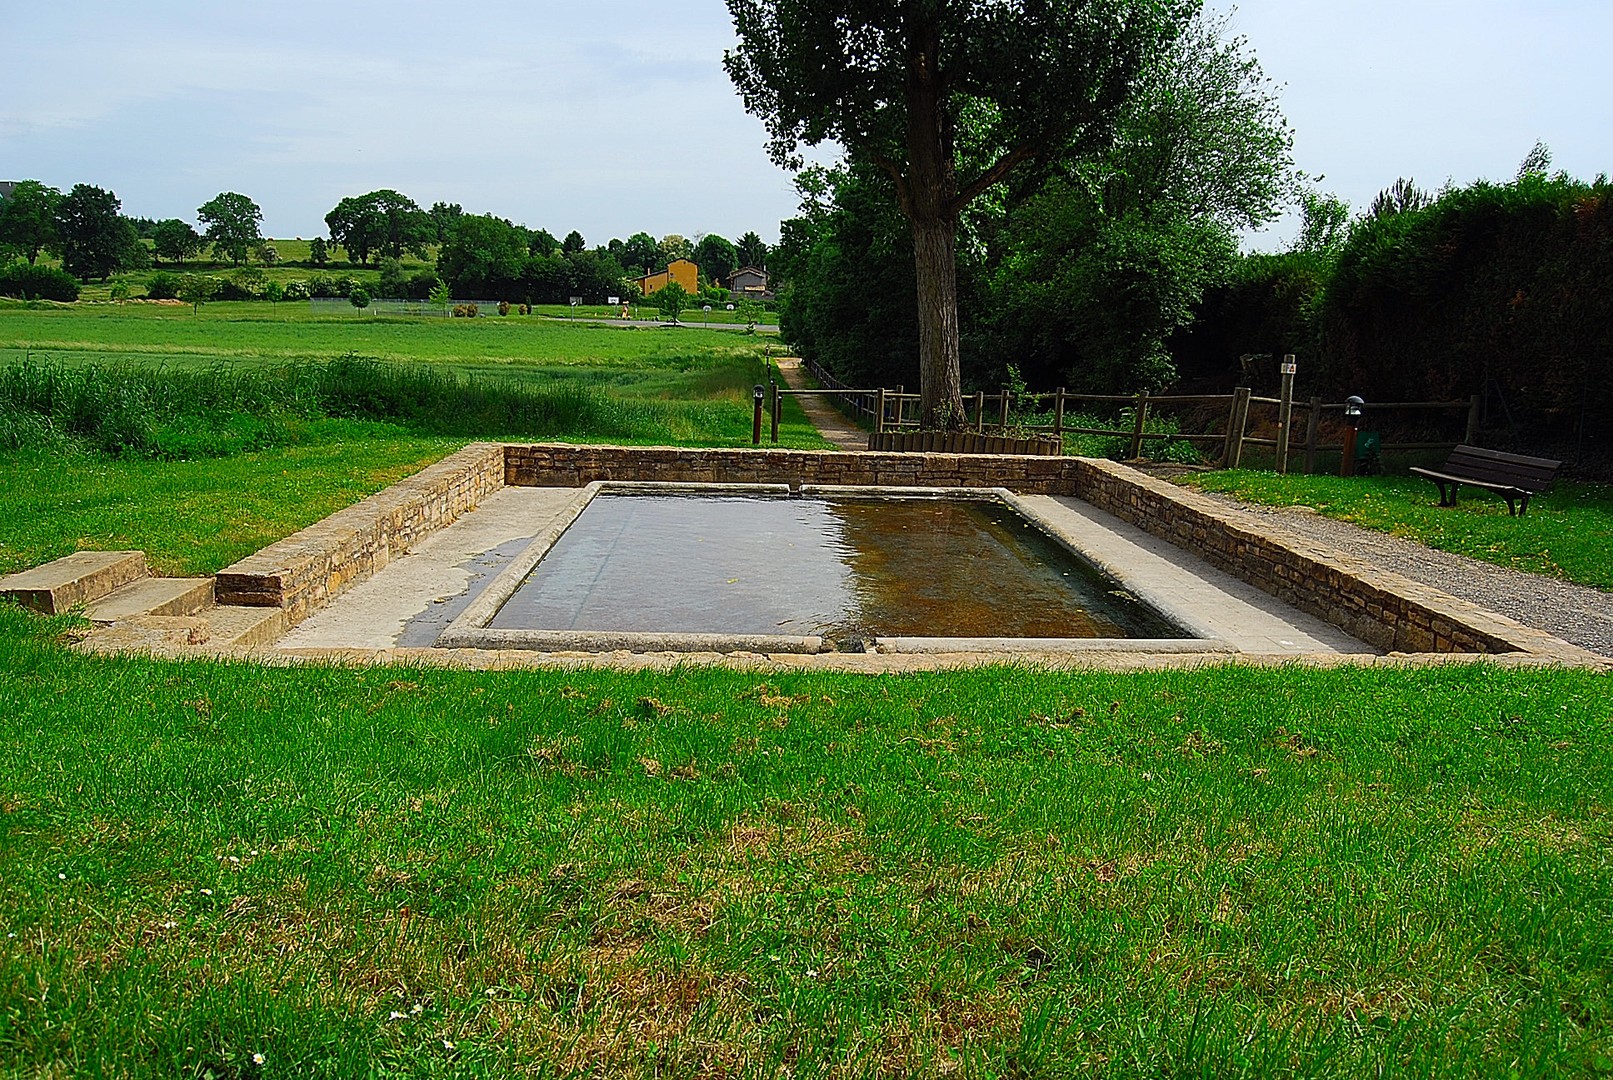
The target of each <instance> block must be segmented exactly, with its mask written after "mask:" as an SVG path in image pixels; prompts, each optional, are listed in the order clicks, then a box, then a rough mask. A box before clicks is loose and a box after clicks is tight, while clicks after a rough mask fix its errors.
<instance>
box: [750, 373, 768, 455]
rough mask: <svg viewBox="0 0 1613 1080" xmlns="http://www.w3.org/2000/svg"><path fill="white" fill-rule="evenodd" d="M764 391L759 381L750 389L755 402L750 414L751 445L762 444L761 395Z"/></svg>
mask: <svg viewBox="0 0 1613 1080" xmlns="http://www.w3.org/2000/svg"><path fill="white" fill-rule="evenodd" d="M766 392H767V390H766V388H765V387H763V386H762V384H761V383H757V384H756V389H755V390H753V391H751V393H752V395H753V396H754V398H755V402H756V408H755V409H754V410H753V412H752V416H751V429H750V444H751V445H752V446H760V445H762V396H763V395H764V394H765V393H766Z"/></svg>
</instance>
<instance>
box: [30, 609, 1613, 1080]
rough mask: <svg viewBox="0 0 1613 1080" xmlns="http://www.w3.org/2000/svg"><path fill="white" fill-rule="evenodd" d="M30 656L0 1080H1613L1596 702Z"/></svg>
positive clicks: (1384, 689)
mask: <svg viewBox="0 0 1613 1080" xmlns="http://www.w3.org/2000/svg"><path fill="white" fill-rule="evenodd" d="M64 625H65V624H63V623H62V622H60V621H57V622H51V621H47V620H41V619H37V618H34V617H29V616H25V615H24V614H22V613H21V612H20V611H18V610H17V609H15V608H9V607H8V608H3V609H0V671H3V672H4V673H5V674H4V676H0V745H3V746H4V747H5V749H6V751H7V752H6V753H5V754H4V755H3V757H0V1000H3V1001H4V1002H5V1007H4V1008H0V1059H3V1060H4V1061H6V1062H7V1063H8V1065H7V1068H8V1069H9V1070H12V1071H14V1072H16V1073H17V1074H19V1075H23V1074H25V1075H55V1074H59V1073H72V1074H77V1073H93V1074H115V1075H125V1076H156V1075H175V1074H178V1075H187V1076H202V1075H206V1074H207V1073H208V1071H211V1072H212V1073H213V1075H218V1076H260V1075H261V1076H276V1075H283V1076H292V1075H295V1076H350V1075H355V1074H365V1075H379V1074H383V1073H384V1074H386V1075H396V1076H443V1075H487V1076H492V1075H509V1074H511V1073H516V1072H519V1073H524V1074H530V1075H577V1074H592V1075H600V1074H605V1073H609V1074H610V1075H613V1076H614V1075H620V1076H643V1077H650V1076H658V1077H667V1076H697V1075H699V1076H706V1075H732V1076H737V1075H753V1076H777V1075H781V1072H782V1071H787V1072H788V1073H789V1075H792V1076H825V1075H908V1076H939V1075H946V1074H952V1073H955V1072H961V1073H962V1074H964V1075H979V1076H1048V1077H1060V1076H1086V1075H1109V1076H1139V1077H1140V1076H1149V1077H1157V1076H1182V1075H1195V1076H1198V1075H1206V1076H1208V1075H1215V1076H1367V1075H1384V1074H1409V1075H1418V1076H1464V1077H1465V1076H1478V1075H1486V1076H1549V1075H1585V1074H1587V1073H1591V1072H1594V1071H1596V1070H1599V1069H1609V1068H1613V1043H1610V1041H1609V1040H1610V1032H1613V995H1610V990H1609V987H1610V980H1609V976H1610V974H1613V970H1610V965H1613V962H1610V960H1609V957H1613V885H1610V882H1613V855H1610V852H1613V846H1610V843H1609V841H1610V839H1613V837H1610V831H1609V822H1610V818H1609V816H1608V806H1609V798H1610V795H1613V791H1610V788H1613V771H1610V770H1609V769H1608V767H1607V762H1606V755H1605V748H1606V746H1607V743H1608V740H1609V738H1610V737H1613V692H1610V684H1609V682H1608V680H1607V679H1606V678H1603V677H1597V676H1593V675H1589V674H1584V673H1577V672H1542V671H1517V672H1508V671H1502V670H1498V669H1495V668H1491V667H1485V666H1476V667H1464V668H1445V669H1431V670H1397V669H1382V670H1379V669H1367V670H1338V671H1309V670H1300V669H1281V670H1251V669H1239V668H1221V669H1211V670H1204V671H1193V672H1188V671H1175V672H1158V673H1148V674H1130V675H1114V674H1079V675H1076V674H1056V673H1049V672H1044V671H1037V670H1031V669H1018V668H998V669H986V670H977V671H968V672H949V673H945V674H936V675H914V676H903V677H881V678H867V677H855V676H832V675H818V674H813V675H783V676H772V677H769V678H767V679H765V680H764V679H763V678H762V677H760V676H757V675H747V674H739V673H733V672H723V671H713V670H696V669H687V670H680V671H677V672H674V673H671V674H650V673H642V674H631V675H624V674H620V673H610V672H599V671H573V672H510V673H501V674H486V673H467V672H453V671H444V670H410V669H372V670H362V671H349V670H335V669H325V668H297V669H270V668H263V667H254V666H249V665H238V664H221V663H212V662H185V663H171V662H157V661H152V660H146V659H137V658H118V659H102V658H88V657H83V656H79V655H75V654H73V653H70V652H67V651H64V650H63V649H62V648H60V647H59V646H58V645H57V644H55V643H54V641H53V640H52V639H51V638H52V635H53V634H54V633H56V632H58V631H60V630H61V629H63V627H64ZM256 1056H261V1064H260V1063H259V1062H258V1060H257V1057H256Z"/></svg>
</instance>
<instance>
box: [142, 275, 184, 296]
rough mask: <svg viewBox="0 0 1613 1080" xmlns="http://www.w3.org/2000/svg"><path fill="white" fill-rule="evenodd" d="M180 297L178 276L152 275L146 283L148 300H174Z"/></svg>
mask: <svg viewBox="0 0 1613 1080" xmlns="http://www.w3.org/2000/svg"><path fill="white" fill-rule="evenodd" d="M178 295H179V275H178V274H152V275H151V280H149V281H147V282H146V298H147V299H148V300H172V299H174V298H175V297H177V296H178Z"/></svg>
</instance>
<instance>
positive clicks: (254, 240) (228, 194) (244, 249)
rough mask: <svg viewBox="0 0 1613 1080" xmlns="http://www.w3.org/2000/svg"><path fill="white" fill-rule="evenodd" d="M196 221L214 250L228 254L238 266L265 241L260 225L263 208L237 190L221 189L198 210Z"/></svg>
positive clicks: (231, 260)
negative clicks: (254, 248) (253, 249)
mask: <svg viewBox="0 0 1613 1080" xmlns="http://www.w3.org/2000/svg"><path fill="white" fill-rule="evenodd" d="M196 221H197V223H198V224H200V225H201V226H202V235H203V236H205V237H206V238H207V241H208V243H210V244H212V245H213V251H214V252H215V253H218V254H223V255H226V256H228V257H229V260H230V262H232V263H234V264H235V265H236V266H240V265H241V264H242V263H244V262H246V257H247V253H248V252H250V251H251V250H252V248H253V247H254V246H256V245H257V244H260V243H262V242H263V233H262V232H261V231H260V229H259V225H260V223H261V222H262V221H263V211H262V210H260V209H258V204H257V203H255V202H253V201H252V200H251V199H249V198H247V197H246V196H245V195H242V194H239V193H238V192H234V191H225V192H220V193H219V194H218V195H215V196H214V197H213V198H211V199H209V200H208V201H207V202H205V203H203V204H202V205H201V206H200V207H199V208H198V209H197V211H196Z"/></svg>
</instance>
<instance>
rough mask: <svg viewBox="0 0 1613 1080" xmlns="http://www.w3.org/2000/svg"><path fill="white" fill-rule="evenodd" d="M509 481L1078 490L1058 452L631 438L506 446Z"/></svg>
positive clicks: (563, 484)
mask: <svg viewBox="0 0 1613 1080" xmlns="http://www.w3.org/2000/svg"><path fill="white" fill-rule="evenodd" d="M504 460H505V482H506V483H508V484H510V485H511V486H514V487H582V486H583V485H585V484H591V483H593V482H594V481H596V480H639V481H650V482H669V483H707V484H789V485H791V486H799V485H801V484H845V485H868V484H875V485H882V486H888V487H942V488H946V487H1006V488H1011V489H1012V490H1014V491H1018V492H1023V493H1024V494H1027V495H1065V494H1073V493H1074V490H1075V480H1074V475H1073V473H1072V472H1071V471H1070V468H1069V463H1070V462H1071V461H1073V460H1075V459H1072V458H1056V457H981V456H969V455H963V454H896V453H891V454H880V453H859V454H847V453H839V452H835V451H818V450H745V449H740V450H679V449H671V448H667V447H659V446H650V447H630V446H562V445H556V444H546V445H539V446H507V447H505V451H504Z"/></svg>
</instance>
